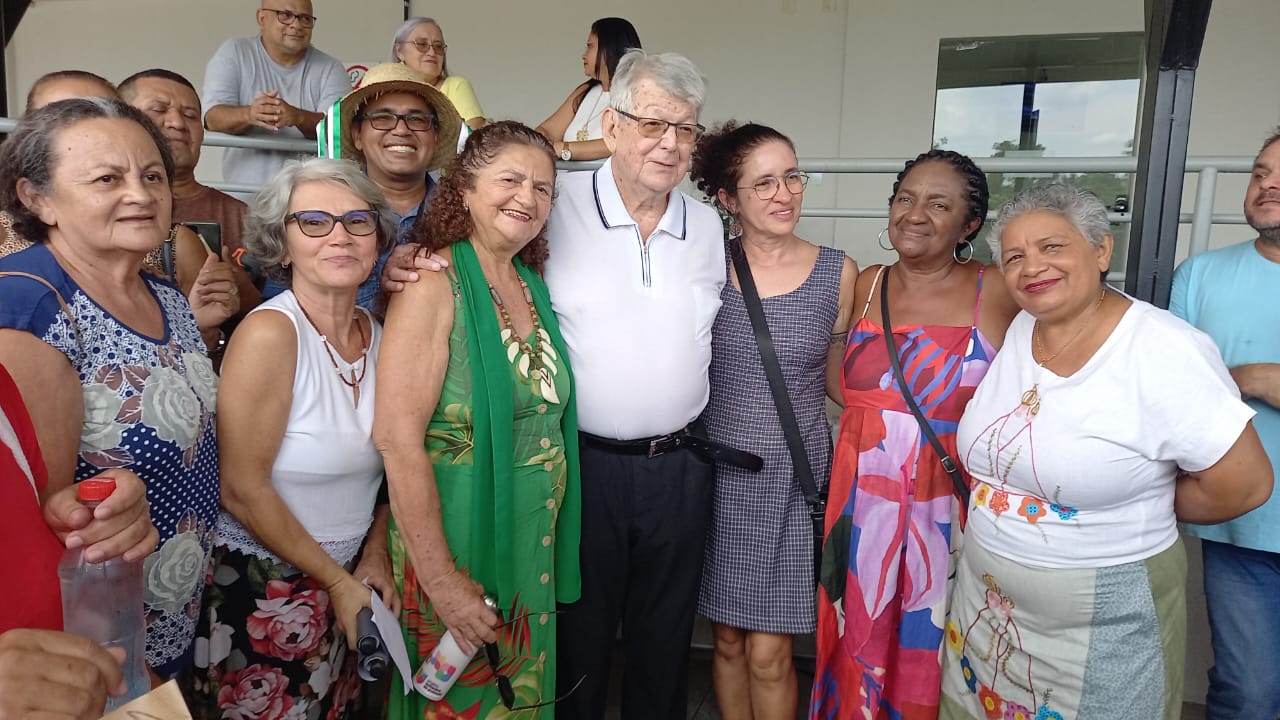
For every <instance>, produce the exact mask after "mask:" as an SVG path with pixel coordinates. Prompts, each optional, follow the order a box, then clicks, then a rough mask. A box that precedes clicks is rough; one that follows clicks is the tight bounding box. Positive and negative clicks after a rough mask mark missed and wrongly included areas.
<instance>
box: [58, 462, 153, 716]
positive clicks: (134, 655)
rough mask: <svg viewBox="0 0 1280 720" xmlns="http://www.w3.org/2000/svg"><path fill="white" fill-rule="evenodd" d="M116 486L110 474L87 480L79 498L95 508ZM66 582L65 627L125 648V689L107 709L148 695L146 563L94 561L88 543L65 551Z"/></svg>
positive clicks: (61, 568) (80, 486)
mask: <svg viewBox="0 0 1280 720" xmlns="http://www.w3.org/2000/svg"><path fill="white" fill-rule="evenodd" d="M115 489H116V481H115V480H110V479H102V480H85V481H84V482H81V483H80V484H78V485H77V486H76V493H77V495H78V497H79V498H80V502H81V503H83V504H84V505H85V507H88V508H89V509H90V510H93V508H95V507H97V506H98V503H100V502H102V501H103V500H105V499H107V497H108V496H110V495H111V493H112V492H113V491H115ZM58 578H59V579H60V580H61V581H62V627H63V629H64V630H66V631H67V632H69V633H72V634H74V635H80V636H82V637H87V638H89V639H90V640H93V641H94V642H97V643H98V644H99V645H101V646H103V647H107V648H110V647H118V648H123V649H124V651H125V659H124V667H123V671H124V679H125V682H126V683H127V684H128V689H127V690H126V691H125V694H124V695H122V696H120V697H109V698H107V707H106V710H105V711H104V712H111V711H112V710H114V709H116V708H117V707H120V706H121V705H124V704H125V703H127V702H129V701H130V700H133V699H134V698H137V697H140V696H142V695H144V694H146V693H147V692H148V691H149V690H150V689H151V677H150V675H149V674H148V673H147V663H146V640H147V638H146V636H147V624H146V618H145V617H144V616H143V613H142V563H141V562H128V561H126V560H125V559H124V558H121V557H116V558H112V559H110V560H107V561H105V562H100V563H90V562H86V561H85V559H84V551H83V548H76V549H74V550H66V551H65V552H64V553H63V555H62V562H60V563H58Z"/></svg>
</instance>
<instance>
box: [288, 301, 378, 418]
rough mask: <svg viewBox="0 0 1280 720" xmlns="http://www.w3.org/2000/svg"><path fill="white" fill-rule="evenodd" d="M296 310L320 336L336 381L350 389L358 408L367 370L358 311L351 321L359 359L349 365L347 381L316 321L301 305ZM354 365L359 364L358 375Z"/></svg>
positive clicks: (366, 351)
mask: <svg viewBox="0 0 1280 720" xmlns="http://www.w3.org/2000/svg"><path fill="white" fill-rule="evenodd" d="M298 309H299V310H301V311H302V317H304V318H306V319H307V322H308V323H310V324H311V327H312V329H314V330H315V331H316V334H317V335H319V336H320V342H321V344H323V345H324V352H325V354H326V355H328V356H329V364H330V365H332V366H333V370H334V372H336V373H337V374H338V379H339V380H341V381H342V384H343V385H346V386H347V387H349V388H351V392H352V394H353V395H355V398H356V405H357V406H359V405H360V396H359V394H358V393H359V388H360V383H361V382H363V381H364V374H365V371H367V370H368V369H369V336H368V335H365V333H364V323H362V322H360V311H359V310H356V311H355V312H354V313H353V314H352V319H354V320H355V321H356V330H358V331H359V332H360V357H358V358H356V360H355V362H353V363H349V365H350V367H351V379H347V376H346V375H343V374H342V367H341V366H340V365H338V354H337V353H336V352H335V350H336V348H334V347H333V345H332V344H331V343H330V342H329V337H328V336H327V335H325V334H324V333H323V332H321V331H320V328H319V326H317V325H316V321H315V320H312V319H311V315H310V314H309V313H308V312H307V309H306V308H304V307H302V303H298ZM356 363H359V364H360V374H359V375H356Z"/></svg>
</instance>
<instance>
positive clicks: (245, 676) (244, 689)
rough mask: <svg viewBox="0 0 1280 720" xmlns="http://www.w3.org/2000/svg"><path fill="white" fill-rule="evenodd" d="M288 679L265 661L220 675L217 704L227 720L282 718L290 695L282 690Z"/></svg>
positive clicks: (278, 719)
mask: <svg viewBox="0 0 1280 720" xmlns="http://www.w3.org/2000/svg"><path fill="white" fill-rule="evenodd" d="M288 687H289V679H288V678H286V677H285V676H284V673H282V672H280V670H279V669H277V668H273V667H268V666H266V665H250V666H249V667H247V668H245V669H243V670H238V671H236V672H232V673H228V674H226V675H224V676H223V677H222V685H221V687H219V688H218V707H219V708H221V709H222V710H223V717H224V718H228V719H229V720H281V718H283V717H284V716H285V714H286V713H288V712H289V707H290V706H292V705H293V698H291V697H289V696H288V695H286V694H285V690H286V689H288Z"/></svg>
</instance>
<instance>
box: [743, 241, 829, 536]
mask: <svg viewBox="0 0 1280 720" xmlns="http://www.w3.org/2000/svg"><path fill="white" fill-rule="evenodd" d="M729 256H730V257H731V258H733V267H734V269H735V270H737V272H738V284H739V285H741V286H742V301H743V304H744V305H746V306H747V315H748V316H749V317H750V318H751V328H752V329H753V330H755V334H756V345H758V346H759V347H760V361H761V363H762V364H763V365H764V375H765V377H766V378H768V380H769V390H770V392H771V393H772V394H773V404H774V405H775V406H776V407H777V409H778V420H779V422H781V423H782V434H783V435H784V436H785V437H786V439H787V450H789V451H790V453H791V464H792V466H793V467H794V468H795V472H796V481H797V482H799V484H800V492H801V493H802V494H803V495H804V499H805V502H806V503H808V504H809V517H810V518H811V519H812V520H813V530H814V537H815V538H821V537H822V533H823V529H824V528H823V522H824V516H825V515H826V511H827V501H826V500H825V499H824V498H823V497H822V495H821V493H819V492H818V484H817V482H815V481H814V478H813V467H812V466H811V465H810V464H809V454H808V453H806V452H805V449H804V439H803V438H801V436H800V424H799V423H797V422H796V413H795V410H794V409H793V408H792V407H791V396H790V395H788V394H787V384H786V382H785V381H784V380H783V379H782V366H781V365H779V364H778V354H777V353H776V352H775V351H774V349H773V338H772V337H771V336H770V335H769V324H768V323H767V322H766V321H765V318H764V306H763V305H761V303H760V293H759V292H757V291H756V281H755V278H753V277H752V276H751V266H750V265H749V264H748V263H747V256H746V253H745V252H744V251H743V249H742V243H741V242H740V241H738V240H736V239H735V240H731V241H730V245H729ZM818 552H821V551H820V550H819V551H818Z"/></svg>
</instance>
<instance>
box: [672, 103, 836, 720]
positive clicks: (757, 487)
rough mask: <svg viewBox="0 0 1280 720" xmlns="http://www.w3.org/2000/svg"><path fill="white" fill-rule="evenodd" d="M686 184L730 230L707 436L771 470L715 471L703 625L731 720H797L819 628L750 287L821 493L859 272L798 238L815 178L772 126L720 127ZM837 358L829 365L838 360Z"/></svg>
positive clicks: (804, 532) (801, 505) (809, 532)
mask: <svg viewBox="0 0 1280 720" xmlns="http://www.w3.org/2000/svg"><path fill="white" fill-rule="evenodd" d="M691 175H692V177H693V179H694V181H695V182H696V183H697V185H698V189H700V190H702V191H703V192H704V193H706V195H707V196H708V197H709V198H711V200H712V203H713V204H714V205H715V206H716V207H717V208H718V209H719V210H720V211H721V212H722V213H723V214H724V215H725V216H726V217H727V220H728V236H729V237H728V241H727V243H726V246H725V261H726V262H727V263H728V272H729V278H730V282H729V283H726V284H725V286H724V290H723V291H722V292H721V293H720V300H721V306H720V312H719V315H717V317H716V321H715V325H714V327H713V329H712V340H711V347H712V355H711V369H710V375H711V397H710V400H709V402H708V403H707V409H706V412H705V414H704V415H703V417H704V420H705V421H706V424H707V432H708V434H709V436H710V437H711V438H712V439H713V440H719V441H720V442H724V443H726V444H728V445H731V446H733V447H736V448H740V449H742V450H747V451H750V452H752V453H755V454H757V455H759V456H760V457H762V458H763V459H764V468H763V469H762V470H761V471H760V472H758V473H756V472H750V471H747V470H744V469H742V468H738V467H734V466H731V465H727V464H719V465H717V466H716V483H715V499H714V506H713V515H712V521H711V526H710V531H709V533H708V536H707V548H706V555H705V558H706V559H705V563H704V566H703V573H702V590H701V594H700V597H699V600H698V612H699V614H701V615H704V616H706V617H707V618H709V619H710V620H711V621H712V624H713V628H714V631H715V659H714V664H713V670H714V678H715V688H716V700H717V702H718V703H719V706H720V713H721V715H723V716H724V717H725V718H726V719H728V720H736V719H743V720H751V719H752V718H756V719H757V720H760V719H764V718H794V717H795V714H796V704H797V690H796V675H795V669H794V668H793V667H792V665H791V647H792V638H793V637H794V636H795V635H796V634H801V633H810V632H813V630H814V626H815V618H814V608H815V590H814V589H815V587H816V582H815V579H814V567H813V561H814V530H813V523H812V520H811V518H810V514H809V507H808V505H807V503H806V500H805V497H804V492H803V489H802V488H801V486H800V484H799V481H798V480H797V470H796V469H795V466H794V465H793V463H792V458H791V455H790V454H789V452H788V446H787V439H786V436H785V434H784V431H783V424H782V421H781V420H780V419H779V412H778V410H777V408H776V406H775V404H774V402H773V396H772V394H771V392H770V386H769V382H768V380H767V379H766V372H765V368H764V365H763V362H762V360H761V355H760V349H759V346H758V345H757V341H756V335H755V333H754V332H753V329H752V323H751V320H750V318H749V315H748V310H747V304H746V303H747V302H748V300H747V299H745V298H744V295H743V291H742V290H741V288H742V278H741V277H740V276H739V275H738V273H737V272H736V271H735V264H734V262H733V259H732V255H733V254H734V253H736V252H739V251H741V252H742V253H743V256H744V258H745V260H746V262H747V264H748V266H749V267H750V269H751V276H752V278H753V279H754V281H755V286H756V288H757V291H758V294H759V296H760V297H761V298H762V300H761V305H762V306H763V313H764V317H765V319H766V321H767V324H768V326H769V332H770V336H771V340H772V344H773V347H774V348H775V349H776V351H777V358H778V363H779V365H780V366H781V368H782V376H783V379H784V381H785V384H786V392H787V395H788V397H789V401H790V403H791V405H792V408H793V411H794V414H795V417H796V422H797V425H798V426H799V434H800V436H801V437H802V438H803V444H804V452H805V455H806V457H807V460H808V462H809V464H810V465H811V467H812V470H813V476H814V479H815V482H816V486H815V487H822V488H825V486H826V481H827V475H828V472H829V470H830V467H831V433H830V431H829V430H828V429H827V416H826V394H827V388H828V387H829V384H828V383H827V381H826V376H827V373H828V367H829V366H830V364H831V362H832V361H835V362H837V363H838V360H839V354H840V353H839V347H840V346H839V345H833V344H832V338H836V337H838V338H841V339H843V337H844V333H845V331H846V330H848V326H849V315H850V312H851V310H850V309H851V307H852V293H853V283H854V281H855V280H856V279H857V276H858V268H857V265H855V264H854V262H853V261H852V260H850V259H849V258H848V257H846V256H845V254H844V253H843V252H841V251H839V250H836V249H834V248H825V247H818V246H817V245H814V244H813V243H810V242H808V241H806V240H804V239H802V238H800V237H799V236H797V235H796V234H795V231H796V224H797V223H798V222H799V221H800V208H801V204H802V203H803V200H804V189H805V185H806V184H807V183H808V180H809V176H808V175H806V174H805V173H803V172H802V171H801V170H800V168H799V164H798V162H797V160H796V153H795V148H794V146H793V145H792V143H791V140H790V139H789V138H787V137H786V136H785V135H783V134H782V133H780V132H778V131H777V130H774V129H773V128H770V127H765V126H763V125H756V124H754V123H748V124H746V125H740V126H739V125H737V124H735V123H733V122H730V123H727V124H725V125H724V126H723V127H721V128H718V129H717V130H714V131H712V132H710V133H708V134H706V135H704V136H703V137H702V139H701V140H700V141H699V142H698V145H697V146H696V148H695V149H694V154H693V161H692V171H691ZM833 347H834V348H836V350H835V351H834V353H833V352H832V351H831V350H830V349H829V348H833Z"/></svg>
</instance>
